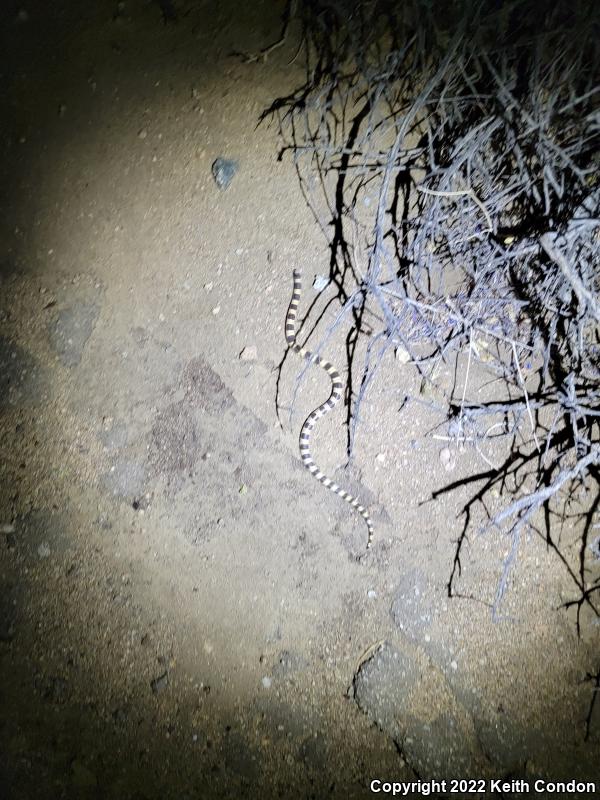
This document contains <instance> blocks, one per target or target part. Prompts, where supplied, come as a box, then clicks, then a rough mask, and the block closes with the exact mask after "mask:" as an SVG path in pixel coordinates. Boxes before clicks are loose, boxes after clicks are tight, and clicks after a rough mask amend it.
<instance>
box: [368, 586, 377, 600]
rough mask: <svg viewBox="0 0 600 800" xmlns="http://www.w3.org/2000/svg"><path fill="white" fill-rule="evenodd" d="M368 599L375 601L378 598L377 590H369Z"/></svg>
mask: <svg viewBox="0 0 600 800" xmlns="http://www.w3.org/2000/svg"><path fill="white" fill-rule="evenodd" d="M367 597H368V598H369V600H375V598H376V597H377V592H376V591H375V589H369V591H368V592H367Z"/></svg>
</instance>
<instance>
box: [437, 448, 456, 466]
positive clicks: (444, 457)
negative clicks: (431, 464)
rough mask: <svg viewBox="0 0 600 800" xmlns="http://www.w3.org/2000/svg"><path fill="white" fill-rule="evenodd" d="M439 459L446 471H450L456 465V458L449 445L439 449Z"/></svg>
mask: <svg viewBox="0 0 600 800" xmlns="http://www.w3.org/2000/svg"><path fill="white" fill-rule="evenodd" d="M440 461H441V463H442V466H443V467H444V469H445V470H446V472H452V470H453V469H454V467H455V466H456V459H455V457H454V455H453V453H452V451H451V450H450V448H449V447H444V448H443V449H442V450H441V451H440Z"/></svg>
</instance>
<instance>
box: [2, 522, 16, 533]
mask: <svg viewBox="0 0 600 800" xmlns="http://www.w3.org/2000/svg"><path fill="white" fill-rule="evenodd" d="M14 532H15V526H14V525H13V524H12V523H11V522H4V523H3V524H2V525H0V533H14Z"/></svg>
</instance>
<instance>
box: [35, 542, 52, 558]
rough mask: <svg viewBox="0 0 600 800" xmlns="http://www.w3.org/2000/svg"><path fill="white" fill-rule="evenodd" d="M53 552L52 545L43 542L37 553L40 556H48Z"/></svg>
mask: <svg viewBox="0 0 600 800" xmlns="http://www.w3.org/2000/svg"><path fill="white" fill-rule="evenodd" d="M51 552H52V551H51V550H50V546H49V545H48V543H47V542H42V543H41V545H40V546H39V547H38V549H37V554H38V556H39V557H40V558H48V557H49V555H50V553H51Z"/></svg>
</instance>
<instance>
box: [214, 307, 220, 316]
mask: <svg viewBox="0 0 600 800" xmlns="http://www.w3.org/2000/svg"><path fill="white" fill-rule="evenodd" d="M220 310H221V306H215V307H214V308H213V310H212V313H213V316H214V317H216V316H217V314H218V313H219V311H220Z"/></svg>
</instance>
